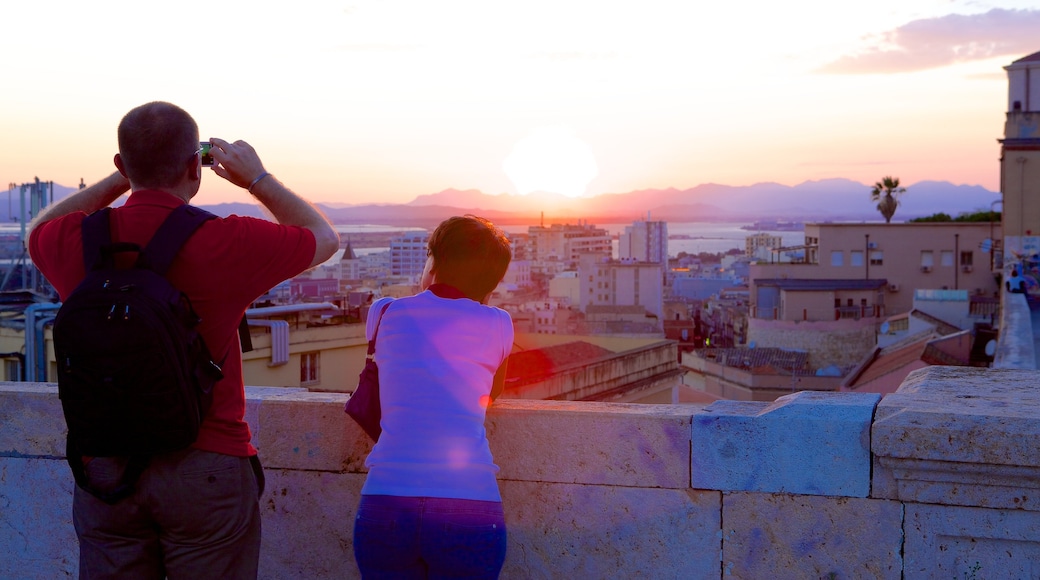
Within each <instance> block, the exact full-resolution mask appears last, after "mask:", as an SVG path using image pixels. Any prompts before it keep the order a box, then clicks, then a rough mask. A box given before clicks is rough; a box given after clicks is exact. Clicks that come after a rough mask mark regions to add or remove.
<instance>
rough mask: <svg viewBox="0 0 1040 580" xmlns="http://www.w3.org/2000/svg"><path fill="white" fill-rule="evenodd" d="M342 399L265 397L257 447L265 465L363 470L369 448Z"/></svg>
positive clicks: (294, 395)
mask: <svg viewBox="0 0 1040 580" xmlns="http://www.w3.org/2000/svg"><path fill="white" fill-rule="evenodd" d="M347 398H348V396H347V395H344V394H340V393H307V392H288V393H285V394H275V393H270V394H268V395H267V396H264V397H263V398H262V399H261V401H260V405H259V408H258V409H257V412H256V416H257V420H256V421H255V422H253V423H251V426H253V428H254V429H255V431H256V432H255V434H254V437H253V441H254V445H255V446H256V448H257V449H258V450H259V453H260V458H261V460H262V461H263V463H264V465H266V466H269V467H272V468H279V469H306V470H317V471H335V472H341V471H349V472H359V471H363V470H364V459H365V456H366V455H367V454H368V451H369V449H370V447H371V445H370V443H369V442H368V438H367V436H366V435H365V434H364V432H363V431H362V430H361V428H360V427H358V426H357V424H356V423H354V421H353V420H351V419H350V417H348V416H347V415H346V413H344V412H343V404H344V403H345V402H346V401H347Z"/></svg>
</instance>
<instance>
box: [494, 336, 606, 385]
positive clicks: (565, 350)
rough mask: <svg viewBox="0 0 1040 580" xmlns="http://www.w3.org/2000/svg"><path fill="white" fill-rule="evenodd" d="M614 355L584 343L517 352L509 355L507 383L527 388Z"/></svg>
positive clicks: (571, 343)
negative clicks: (566, 369) (557, 374)
mask: <svg viewBox="0 0 1040 580" xmlns="http://www.w3.org/2000/svg"><path fill="white" fill-rule="evenodd" d="M613 354H614V352H613V351H611V350H607V349H605V348H603V347H601V346H596V345H594V344H592V343H589V342H583V341H575V342H567V343H564V344H557V345H554V346H547V347H545V348H537V349H531V350H522V351H517V352H514V353H513V354H511V355H509V362H508V364H507V365H506V381H507V382H508V383H509V384H510V385H525V384H528V383H532V382H536V381H539V380H542V379H544V378H545V377H548V376H551V375H552V374H554V373H556V372H558V371H559V370H561V369H563V368H565V367H570V366H574V365H580V364H583V363H588V362H592V361H593V360H597V359H601V358H603V357H605V356H611V355H613Z"/></svg>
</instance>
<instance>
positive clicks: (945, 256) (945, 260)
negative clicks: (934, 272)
mask: <svg viewBox="0 0 1040 580" xmlns="http://www.w3.org/2000/svg"><path fill="white" fill-rule="evenodd" d="M939 264H940V265H941V266H952V265H953V251H952V250H943V251H942V252H941V253H940V254H939Z"/></svg>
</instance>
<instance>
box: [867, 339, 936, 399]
mask: <svg viewBox="0 0 1040 580" xmlns="http://www.w3.org/2000/svg"><path fill="white" fill-rule="evenodd" d="M928 343H929V339H928V338H925V339H924V340H920V341H917V342H913V343H910V344H907V345H904V346H902V347H901V348H898V349H894V350H890V349H887V348H886V349H883V350H882V351H881V352H879V353H878V355H877V358H875V359H874V360H873V361H872V362H871V363H870V364H868V365H867V367H866V368H865V369H863V372H861V373H860V374H859V376H858V377H857V378H856V380H855V381H853V382H852V383H851V384H849V385H848V386H849V387H850V388H853V389H854V388H856V386H857V385H861V384H864V383H869V382H870V381H873V380H875V379H879V378H881V377H883V376H885V375H887V374H889V373H894V372H896V371H898V370H899V369H901V368H903V367H905V366H907V365H908V364H910V363H912V362H915V361H919V360H921V355H923V354H924V351H925V349H926V348H928Z"/></svg>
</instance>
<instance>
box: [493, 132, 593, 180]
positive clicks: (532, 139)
mask: <svg viewBox="0 0 1040 580" xmlns="http://www.w3.org/2000/svg"><path fill="white" fill-rule="evenodd" d="M502 169H503V170H504V171H505V172H506V175H507V176H508V177H509V180H510V181H512V182H513V185H514V186H515V187H516V191H517V193H519V194H521V195H526V194H528V193H532V192H535V191H543V192H549V193H559V194H563V195H566V196H568V197H580V196H581V195H584V194H585V189H586V188H587V187H588V185H589V182H590V181H592V179H593V178H595V177H596V175H597V174H598V173H599V170H598V169H597V167H596V159H595V157H593V155H592V150H591V149H589V146H588V145H587V144H586V143H585V142H584V141H582V140H581V139H579V138H578V137H576V136H575V135H574V133H573V132H572V131H570V130H569V129H566V128H563V127H540V128H538V129H535V130H533V131H532V132H531V134H530V135H528V136H527V137H524V138H523V139H521V140H520V141H518V142H517V144H516V145H514V146H513V150H512V151H511V152H510V153H509V156H508V157H506V159H505V161H504V162H503V163H502Z"/></svg>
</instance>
